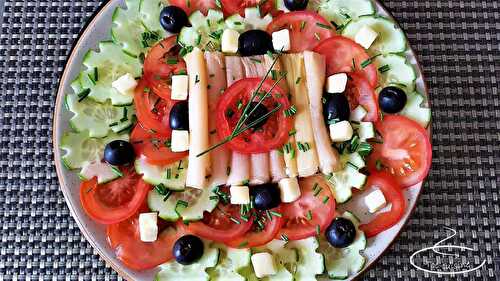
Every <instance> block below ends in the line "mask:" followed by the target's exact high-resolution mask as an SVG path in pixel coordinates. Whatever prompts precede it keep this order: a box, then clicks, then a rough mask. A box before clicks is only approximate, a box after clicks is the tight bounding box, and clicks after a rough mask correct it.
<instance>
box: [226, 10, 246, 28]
mask: <svg viewBox="0 0 500 281" xmlns="http://www.w3.org/2000/svg"><path fill="white" fill-rule="evenodd" d="M226 26H227V27H228V28H230V29H234V30H236V31H239V32H243V31H246V30H247V25H246V23H245V18H244V17H242V16H240V14H234V15H232V16H229V17H228V18H227V19H226Z"/></svg>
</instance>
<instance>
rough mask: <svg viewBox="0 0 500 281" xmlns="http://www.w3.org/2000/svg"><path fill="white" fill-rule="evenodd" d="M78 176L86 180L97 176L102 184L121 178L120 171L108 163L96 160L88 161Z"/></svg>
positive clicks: (98, 181)
mask: <svg viewBox="0 0 500 281" xmlns="http://www.w3.org/2000/svg"><path fill="white" fill-rule="evenodd" d="M78 177H80V179H81V180H84V181H86V180H90V179H92V178H93V177H97V183H98V184H102V183H107V182H110V181H112V180H114V179H116V178H119V177H120V173H118V172H117V171H116V170H115V169H113V167H111V165H109V164H108V163H104V162H101V161H95V162H90V163H86V164H85V165H84V166H83V168H82V170H81V171H80V173H79V174H78Z"/></svg>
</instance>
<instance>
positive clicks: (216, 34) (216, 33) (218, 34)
mask: <svg viewBox="0 0 500 281" xmlns="http://www.w3.org/2000/svg"><path fill="white" fill-rule="evenodd" d="M223 32H224V30H222V29H220V30H216V31H213V32H211V33H210V34H209V35H208V36H209V37H210V38H212V39H215V40H219V39H220V37H221V35H222V33H223ZM200 38H201V36H200Z"/></svg>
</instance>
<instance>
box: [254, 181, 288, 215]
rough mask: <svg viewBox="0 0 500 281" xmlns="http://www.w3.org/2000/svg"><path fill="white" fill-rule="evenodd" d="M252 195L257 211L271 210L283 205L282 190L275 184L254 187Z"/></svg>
mask: <svg viewBox="0 0 500 281" xmlns="http://www.w3.org/2000/svg"><path fill="white" fill-rule="evenodd" d="M250 194H251V195H252V197H253V203H254V207H255V209H257V210H261V211H265V210H270V209H272V208H276V207H278V206H279V204H280V203H281V197H280V190H279V188H278V185H277V184H275V183H268V184H263V185H258V186H252V187H251V188H250Z"/></svg>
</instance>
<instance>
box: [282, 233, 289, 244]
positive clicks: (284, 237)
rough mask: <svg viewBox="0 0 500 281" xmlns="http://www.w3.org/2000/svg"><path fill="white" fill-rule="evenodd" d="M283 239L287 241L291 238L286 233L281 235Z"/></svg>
mask: <svg viewBox="0 0 500 281" xmlns="http://www.w3.org/2000/svg"><path fill="white" fill-rule="evenodd" d="M280 238H281V240H283V241H285V242H288V241H289V240H290V239H289V238H288V236H286V234H281V236H280Z"/></svg>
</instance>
